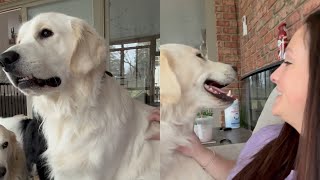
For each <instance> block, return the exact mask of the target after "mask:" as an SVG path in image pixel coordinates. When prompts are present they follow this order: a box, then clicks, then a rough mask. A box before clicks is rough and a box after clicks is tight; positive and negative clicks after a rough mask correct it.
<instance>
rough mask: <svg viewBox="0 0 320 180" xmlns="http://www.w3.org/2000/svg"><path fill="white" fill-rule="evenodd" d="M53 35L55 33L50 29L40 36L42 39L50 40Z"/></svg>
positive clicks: (42, 32) (43, 31)
mask: <svg viewBox="0 0 320 180" xmlns="http://www.w3.org/2000/svg"><path fill="white" fill-rule="evenodd" d="M52 35H53V32H52V31H51V30H49V29H43V30H42V31H41V32H40V34H39V36H40V38H48V37H50V36H52Z"/></svg>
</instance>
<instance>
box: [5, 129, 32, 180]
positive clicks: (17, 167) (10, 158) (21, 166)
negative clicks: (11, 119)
mask: <svg viewBox="0 0 320 180" xmlns="http://www.w3.org/2000/svg"><path fill="white" fill-rule="evenodd" d="M0 179H1V180H26V179H28V172H27V164H26V159H25V155H24V152H23V150H22V146H21V144H20V143H19V142H18V141H17V140H16V136H15V134H14V133H13V132H12V131H9V130H7V129H6V128H5V127H3V126H2V125H0Z"/></svg>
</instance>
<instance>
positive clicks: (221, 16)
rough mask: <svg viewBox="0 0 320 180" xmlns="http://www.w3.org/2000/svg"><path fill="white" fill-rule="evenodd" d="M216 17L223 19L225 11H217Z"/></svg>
mask: <svg viewBox="0 0 320 180" xmlns="http://www.w3.org/2000/svg"><path fill="white" fill-rule="evenodd" d="M216 18H217V20H223V13H221V12H219V13H216Z"/></svg>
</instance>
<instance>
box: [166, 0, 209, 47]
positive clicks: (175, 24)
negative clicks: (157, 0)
mask: <svg viewBox="0 0 320 180" xmlns="http://www.w3.org/2000/svg"><path fill="white" fill-rule="evenodd" d="M212 8H213V7H212ZM160 24H161V26H160V34H161V44H165V43H181V44H186V45H190V46H193V47H196V48H199V46H200V44H201V40H202V36H201V29H204V28H205V27H206V25H205V8H204V0H161V4H160Z"/></svg>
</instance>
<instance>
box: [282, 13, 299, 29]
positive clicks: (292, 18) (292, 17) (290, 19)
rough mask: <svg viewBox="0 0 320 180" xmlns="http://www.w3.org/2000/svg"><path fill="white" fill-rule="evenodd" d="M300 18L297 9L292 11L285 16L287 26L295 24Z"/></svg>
mask: <svg viewBox="0 0 320 180" xmlns="http://www.w3.org/2000/svg"><path fill="white" fill-rule="evenodd" d="M300 19H301V15H300V12H299V11H296V12H294V13H292V14H291V15H290V16H289V17H288V18H287V21H286V23H287V27H290V26H291V25H293V24H295V23H296V22H298V21H299V20H300Z"/></svg>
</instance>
